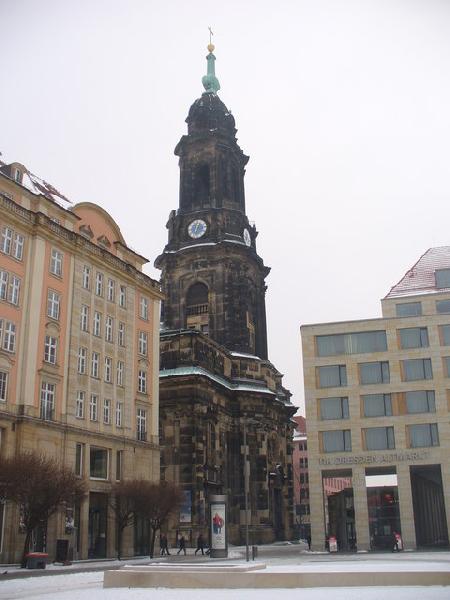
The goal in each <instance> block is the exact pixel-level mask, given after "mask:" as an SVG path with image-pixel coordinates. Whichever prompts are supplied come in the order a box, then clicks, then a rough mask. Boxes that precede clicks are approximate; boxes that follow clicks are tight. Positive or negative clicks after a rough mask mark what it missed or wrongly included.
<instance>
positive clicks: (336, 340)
mask: <svg viewBox="0 0 450 600" xmlns="http://www.w3.org/2000/svg"><path fill="white" fill-rule="evenodd" d="M316 343H317V353H318V355H319V356H335V355H338V354H364V353H367V352H384V351H385V350H387V341H386V332H385V331H361V332H356V333H338V334H333V335H318V336H316Z"/></svg>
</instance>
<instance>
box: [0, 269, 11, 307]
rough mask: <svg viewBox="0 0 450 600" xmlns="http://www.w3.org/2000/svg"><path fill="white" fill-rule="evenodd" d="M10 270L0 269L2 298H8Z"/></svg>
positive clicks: (0, 298) (0, 294)
mask: <svg viewBox="0 0 450 600" xmlns="http://www.w3.org/2000/svg"><path fill="white" fill-rule="evenodd" d="M8 279H9V273H8V271H0V300H6V299H7V298H8Z"/></svg>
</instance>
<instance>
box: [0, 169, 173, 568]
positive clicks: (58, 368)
mask: <svg viewBox="0 0 450 600" xmlns="http://www.w3.org/2000/svg"><path fill="white" fill-rule="evenodd" d="M146 262H147V260H146V259H145V258H144V257H142V256H140V255H139V254H137V253H136V252H134V251H133V250H132V249H131V248H130V247H128V246H127V244H126V242H125V240H124V239H123V237H122V234H121V232H120V229H119V227H118V226H117V224H116V223H115V222H114V220H113V219H112V218H111V216H110V215H109V214H108V213H107V212H105V211H104V210H103V209H102V208H100V207H99V206H97V205H95V204H91V203H87V202H86V203H81V204H77V205H76V206H73V207H70V203H69V202H68V201H67V199H66V198H64V196H62V195H61V194H60V193H59V192H57V190H55V189H54V188H53V187H52V186H50V185H49V184H47V183H46V182H44V181H43V180H41V179H39V178H38V177H36V176H35V175H33V174H32V173H30V172H29V171H28V170H27V169H26V168H25V167H24V166H23V165H21V164H19V163H13V164H5V163H0V452H2V453H4V454H5V455H13V454H14V453H16V452H21V451H37V452H40V453H44V454H46V455H49V456H52V457H58V458H59V459H60V460H61V462H62V463H63V464H65V465H67V466H70V467H72V468H73V469H74V470H75V472H76V474H77V475H79V476H80V477H82V478H85V479H86V481H87V482H88V488H89V493H88V495H87V496H86V498H85V500H84V501H83V502H82V503H81V504H80V505H79V506H73V507H68V508H67V510H66V511H65V512H64V514H63V513H61V514H58V515H57V516H56V517H54V518H52V519H51V520H50V522H49V523H47V524H46V526H43V527H42V530H39V531H36V532H35V535H34V539H33V548H34V549H36V550H46V551H47V552H48V553H49V556H50V558H52V557H54V555H55V548H56V540H57V539H65V540H68V541H69V547H70V549H71V554H72V553H73V557H74V558H79V559H86V558H103V557H109V556H114V555H115V548H116V537H115V524H114V520H113V516H112V511H111V509H110V508H109V506H108V497H109V493H110V489H111V486H112V484H113V483H114V482H115V481H118V480H121V479H122V478H123V477H124V476H126V477H127V478H130V477H141V478H146V479H149V480H158V479H159V442H158V373H159V315H160V301H161V298H162V294H161V291H160V286H159V284H158V283H157V282H156V281H154V280H153V279H151V278H150V277H148V276H146V275H145V274H144V273H143V272H142V266H143V265H144V264H145V263H146ZM128 529H130V528H128ZM125 534H126V535H125V539H124V554H125V555H126V554H128V555H132V554H141V553H143V552H145V551H146V550H147V548H148V537H147V534H146V531H145V528H143V527H142V524H139V523H137V524H136V526H135V530H134V531H132V530H130V531H127V530H126V531H125ZM23 542H24V534H23V532H22V531H21V524H20V511H19V509H18V507H16V506H14V505H12V504H8V503H6V504H0V563H10V562H17V561H18V560H19V557H20V554H21V549H22V546H23Z"/></svg>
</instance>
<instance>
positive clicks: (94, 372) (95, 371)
mask: <svg viewBox="0 0 450 600" xmlns="http://www.w3.org/2000/svg"><path fill="white" fill-rule="evenodd" d="M99 374H100V354H99V353H98V352H92V356H91V376H92V377H95V379H98V378H99Z"/></svg>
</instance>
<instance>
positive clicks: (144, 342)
mask: <svg viewBox="0 0 450 600" xmlns="http://www.w3.org/2000/svg"><path fill="white" fill-rule="evenodd" d="M147 348H148V334H147V332H146V331H140V332H139V337H138V353H139V354H141V355H142V356H147Z"/></svg>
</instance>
